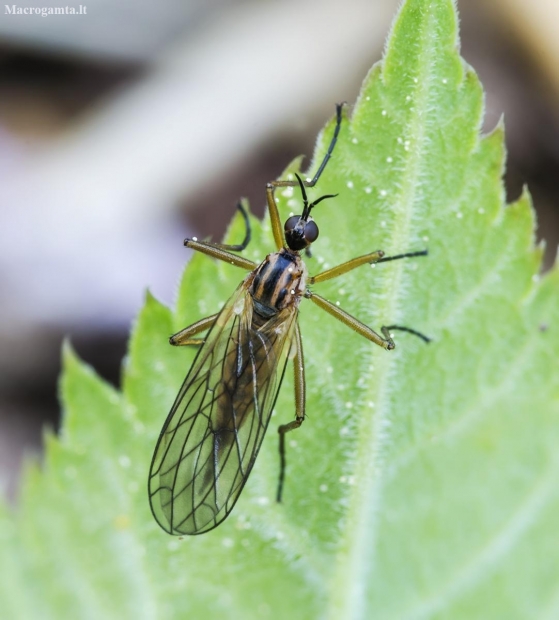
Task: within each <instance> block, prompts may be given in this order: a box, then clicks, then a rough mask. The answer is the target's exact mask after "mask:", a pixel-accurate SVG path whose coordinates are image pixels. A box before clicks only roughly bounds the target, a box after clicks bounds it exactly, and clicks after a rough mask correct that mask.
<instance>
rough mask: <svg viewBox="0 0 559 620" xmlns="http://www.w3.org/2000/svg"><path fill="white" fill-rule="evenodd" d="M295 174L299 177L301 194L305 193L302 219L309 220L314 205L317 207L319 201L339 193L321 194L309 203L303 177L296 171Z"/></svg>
mask: <svg viewBox="0 0 559 620" xmlns="http://www.w3.org/2000/svg"><path fill="white" fill-rule="evenodd" d="M295 176H296V177H297V181H299V187H300V188H301V194H302V195H303V214H302V215H301V219H302V220H305V221H306V220H308V219H309V215H310V213H311V209H312V208H313V207H316V205H317V204H318V203H319V202H322V201H323V200H325V199H326V198H335V197H336V196H337V195H338V194H325V195H324V196H321V197H320V198H317V199H316V200H315V201H313V202H311V204H309V201H308V199H307V192H306V190H305V186H304V184H303V181H302V180H301V177H300V176H299V175H298V174H297V173H295Z"/></svg>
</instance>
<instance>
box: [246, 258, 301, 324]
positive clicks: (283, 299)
mask: <svg viewBox="0 0 559 620" xmlns="http://www.w3.org/2000/svg"><path fill="white" fill-rule="evenodd" d="M306 280H307V269H306V267H305V263H304V262H303V261H302V260H301V257H300V256H299V255H298V254H295V253H294V252H291V251H290V250H287V249H283V250H280V251H279V252H275V253H273V254H268V256H266V258H265V259H264V261H263V262H262V263H261V264H260V266H259V267H258V268H257V269H256V272H255V274H254V279H253V281H252V285H251V287H250V294H251V295H252V298H253V301H254V311H255V312H257V313H258V314H259V315H260V316H261V317H263V318H270V317H272V316H274V315H275V314H277V313H278V312H279V311H280V310H283V309H284V308H286V307H287V306H290V305H293V304H298V303H299V301H300V299H301V296H302V295H303V293H304V292H305V288H306Z"/></svg>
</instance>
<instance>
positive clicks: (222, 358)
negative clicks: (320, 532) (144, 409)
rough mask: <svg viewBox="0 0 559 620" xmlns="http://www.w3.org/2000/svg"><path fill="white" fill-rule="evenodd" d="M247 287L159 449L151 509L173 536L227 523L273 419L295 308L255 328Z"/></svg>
mask: <svg viewBox="0 0 559 620" xmlns="http://www.w3.org/2000/svg"><path fill="white" fill-rule="evenodd" d="M249 283H250V276H249V278H247V280H245V281H244V282H243V283H242V284H241V285H240V286H239V287H238V289H237V290H236V291H235V293H234V294H233V295H232V297H231V298H230V299H229V301H228V302H227V303H226V305H225V306H224V308H223V310H222V311H221V312H220V314H219V316H218V317H217V319H216V322H215V324H214V325H213V326H212V328H211V330H210V332H209V334H208V336H207V338H206V340H205V342H204V344H203V345H202V346H201V349H200V351H199V352H198V355H197V356H196V359H195V360H194V363H193V365H192V368H191V369H190V371H189V373H188V375H187V377H186V379H185V381H184V383H183V385H182V387H181V389H180V392H179V394H178V396H177V398H176V400H175V403H174V405H173V407H172V409H171V412H170V413H169V416H168V417H167V420H166V421H165V425H164V426H163V430H162V431H161V435H160V437H159V440H158V442H157V446H156V448H155V453H154V456H153V460H152V464H151V470H150V477H149V497H150V503H151V508H152V512H153V514H154V517H155V519H156V520H157V522H158V523H159V524H160V525H161V527H162V528H163V529H164V530H166V531H167V532H169V533H170V534H177V535H181V534H201V533H203V532H207V531H208V530H211V529H212V528H214V527H216V526H217V525H218V524H219V523H221V521H223V520H224V519H225V518H226V517H227V515H228V514H229V513H230V512H231V510H232V508H233V506H234V505H235V502H236V501H237V499H238V497H239V495H240V492H241V490H242V488H243V486H244V484H245V482H246V481H247V478H248V476H249V474H250V471H251V469H252V466H253V464H254V461H255V459H256V456H257V454H258V450H259V449H260V445H261V444H262V440H263V438H264V433H265V431H266V427H267V426H268V422H269V421H270V416H271V413H272V408H273V407H274V404H275V401H276V398H277V394H278V390H279V387H280V385H281V380H282V378H283V373H284V372H285V366H286V362H287V358H288V354H289V349H290V343H291V340H292V335H293V329H294V326H295V321H296V317H297V310H296V309H294V308H288V309H286V310H283V311H281V312H279V313H278V314H277V315H276V316H275V317H273V318H271V319H269V320H268V321H266V322H265V323H264V325H263V326H262V327H260V328H259V329H255V328H254V326H253V325H252V313H253V302H252V297H251V295H250V294H249V292H248V287H249ZM286 345H287V346H286Z"/></svg>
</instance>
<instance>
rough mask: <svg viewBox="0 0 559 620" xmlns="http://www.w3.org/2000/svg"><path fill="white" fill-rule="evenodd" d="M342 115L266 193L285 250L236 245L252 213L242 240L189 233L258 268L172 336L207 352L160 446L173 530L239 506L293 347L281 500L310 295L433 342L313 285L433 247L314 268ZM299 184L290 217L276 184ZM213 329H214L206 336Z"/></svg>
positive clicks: (155, 479)
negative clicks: (310, 171)
mask: <svg viewBox="0 0 559 620" xmlns="http://www.w3.org/2000/svg"><path fill="white" fill-rule="evenodd" d="M341 123H342V105H338V106H336V126H335V129H334V133H333V136H332V139H331V141H330V145H329V147H328V150H327V152H326V155H325V157H324V159H323V161H322V163H321V165H320V167H319V169H318V171H317V173H316V174H315V176H314V178H313V179H312V180H310V181H303V180H302V179H301V178H300V177H299V175H295V176H296V177H297V180H296V181H272V182H270V183H268V184H267V186H266V198H267V203H268V210H269V213H270V220H271V225H272V232H273V236H274V241H275V244H276V247H277V251H276V252H273V253H271V254H268V256H266V258H265V259H264V261H263V262H262V263H261V264H260V265H257V264H256V263H254V262H252V261H251V260H248V259H247V258H244V257H242V256H239V255H237V254H233V252H240V251H242V250H244V249H245V248H246V247H247V245H248V243H249V241H250V222H249V219H248V216H247V213H246V211H245V210H244V208H243V207H242V205H240V204H239V209H240V211H241V213H242V215H243V217H244V220H245V225H246V235H245V239H244V241H243V242H242V243H241V244H239V245H224V244H218V243H212V242H209V241H198V240H196V239H186V240H185V242H184V244H185V246H186V247H188V248H191V249H193V250H197V251H198V252H202V253H203V254H207V255H208V256H210V257H212V258H216V259H219V260H223V261H225V262H227V263H230V264H233V265H236V266H237V267H240V268H242V269H245V270H247V271H249V274H248V275H247V277H246V278H245V279H244V280H243V281H242V282H241V284H240V285H239V286H238V288H237V290H236V291H235V292H234V293H233V295H232V296H231V298H230V299H229V301H228V302H227V303H226V304H225V305H224V307H223V308H222V310H221V311H220V312H219V313H217V314H214V315H212V316H209V317H207V318H204V319H201V320H199V321H197V322H196V323H194V324H193V325H190V326H189V327H186V328H185V329H183V330H182V331H180V332H178V333H177V334H175V335H173V336H171V338H170V343H171V344H172V345H179V346H182V345H195V346H198V347H199V350H198V354H197V356H196V358H195V360H194V363H193V364H192V367H191V368H190V371H189V372H188V374H187V376H186V379H185V380H184V383H183V384H182V387H181V388H180V391H179V393H178V395H177V398H176V399H175V402H174V404H173V406H172V408H171V411H170V413H169V415H168V416H167V419H166V420H165V424H164V425H163V429H162V430H161V434H160V435H159V439H158V441H157V445H156V447H155V452H154V455H153V460H152V463H151V468H150V474H149V481H148V491H149V500H150V504H151V510H152V512H153V515H154V517H155V519H156V521H157V522H158V523H159V525H160V526H161V527H162V528H163V529H164V530H165V531H166V532H168V533H169V534H175V535H183V534H203V533H204V532H208V531H209V530H211V529H213V528H215V527H217V526H218V525H219V524H220V523H221V522H222V521H223V520H224V519H226V518H227V516H228V515H229V514H230V512H231V511H232V509H233V506H234V505H235V503H236V501H237V499H238V498H239V496H240V494H241V491H242V489H243V487H244V485H245V484H246V481H247V480H248V477H249V475H250V472H251V470H252V467H253V465H254V462H255V460H256V457H257V455H258V451H259V449H260V446H261V445H262V440H263V439H264V434H265V432H266V428H267V427H268V423H269V421H270V417H271V414H272V409H273V407H274V404H275V402H276V398H277V396H278V392H279V389H280V386H281V382H282V379H283V376H284V374H285V370H286V367H287V364H288V361H289V358H290V357H291V356H290V351H293V350H294V352H295V355H294V357H293V370H294V374H295V381H294V383H295V419H294V420H292V421H291V422H288V423H287V424H283V425H281V426H280V427H279V429H278V431H279V454H280V475H279V481H278V489H277V500H278V502H279V501H281V496H282V491H283V484H284V478H285V467H286V462H285V435H286V433H288V432H290V431H292V430H294V429H296V428H299V427H300V426H301V424H302V423H303V421H304V419H305V366H304V361H303V342H302V338H301V333H300V330H299V325H298V323H297V314H298V308H299V303H300V302H301V300H302V299H303V298H305V299H309V300H310V301H311V302H313V303H315V304H316V305H317V306H318V307H319V308H321V309H322V310H325V311H326V312H328V313H329V314H330V315H332V316H333V317H334V318H336V319H338V320H339V321H341V322H342V323H344V324H345V325H347V326H348V327H350V328H351V329H353V330H355V331H356V332H357V333H359V334H360V335H361V336H364V337H365V338H367V339H368V340H370V341H371V342H374V343H375V344H377V345H379V346H381V347H383V348H384V349H393V348H394V346H395V345H394V341H393V339H392V336H391V334H390V332H391V331H392V330H401V331H406V332H409V333H411V334H414V335H416V336H418V337H419V338H421V339H422V340H424V341H425V342H429V339H428V338H427V337H426V336H424V335H423V334H421V333H419V332H417V331H415V330H413V329H410V328H408V327H401V326H398V325H388V326H383V327H381V329H380V334H379V333H377V332H375V331H374V330H372V329H371V328H370V327H368V326H367V325H365V324H364V323H361V322H360V321H358V320H357V319H356V318H354V317H353V316H351V315H350V314H348V313H347V312H345V311H344V310H342V309H341V308H339V307H338V306H337V305H334V304H332V303H331V302H329V301H327V300H326V299H324V298H323V297H321V296H320V295H317V294H316V293H314V292H313V291H311V290H310V288H309V285H313V284H318V283H320V282H325V281H326V280H331V279H332V278H337V277H338V276H341V275H343V274H345V273H347V272H348V271H350V270H352V269H355V268H356V267H359V266H360V265H364V264H367V263H369V264H370V263H382V262H386V261H390V260H395V259H400V258H407V257H413V256H425V255H426V254H427V251H426V250H422V251H418V252H409V253H407V254H399V255H397V256H389V257H387V256H385V255H384V252H383V251H382V250H377V251H376V252H371V253H369V254H365V255H364V256H359V257H357V258H354V259H352V260H350V261H348V262H345V263H342V264H341V265H338V266H337V267H333V268H332V269H327V270H326V271H323V272H321V273H319V274H318V275H316V276H310V277H309V275H308V273H307V268H306V266H305V263H304V262H303V259H302V257H301V252H302V251H305V252H306V253H307V255H310V251H309V248H310V245H311V244H312V243H313V242H314V241H316V239H317V238H318V233H319V231H318V226H317V225H316V222H315V221H314V220H313V218H312V217H311V212H312V210H313V209H314V208H315V207H316V206H317V205H318V204H319V203H320V202H322V201H323V200H327V199H331V198H334V197H335V195H331V194H327V195H324V196H321V197H320V198H318V199H316V200H314V201H313V202H309V201H308V199H307V194H306V190H305V188H306V187H313V186H314V185H315V184H316V182H317V181H318V179H319V178H320V175H321V174H322V172H323V170H324V168H325V167H326V164H327V163H328V160H329V159H330V157H331V156H332V153H333V151H334V147H335V145H336V141H337V139H338V134H339V132H340V127H341ZM297 185H298V186H299V188H300V190H301V194H302V199H303V211H302V214H301V215H293V216H291V217H289V218H288V220H287V221H286V222H285V225H284V226H283V229H282V226H281V220H280V216H279V212H278V207H277V204H276V200H275V197H274V191H275V188H276V187H293V186H297ZM204 331H207V332H208V333H207V335H206V336H205V337H204V338H199V337H196V336H198V335H199V334H201V333H202V332H204Z"/></svg>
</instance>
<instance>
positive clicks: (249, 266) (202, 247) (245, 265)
mask: <svg viewBox="0 0 559 620" xmlns="http://www.w3.org/2000/svg"><path fill="white" fill-rule="evenodd" d="M184 245H185V247H187V248H190V249H192V250H196V251H197V252H202V254H207V255H208V256H211V257H212V258H217V259H218V260H222V261H224V262H225V263H230V264H231V265H235V267H241V269H246V270H247V271H252V270H253V269H256V267H257V265H256V263H254V262H252V261H251V260H248V258H244V257H243V256H237V255H236V254H233V253H231V252H228V251H227V250H224V249H223V247H227V246H220V245H219V244H218V243H211V242H210V241H198V240H197V239H185V240H184Z"/></svg>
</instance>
